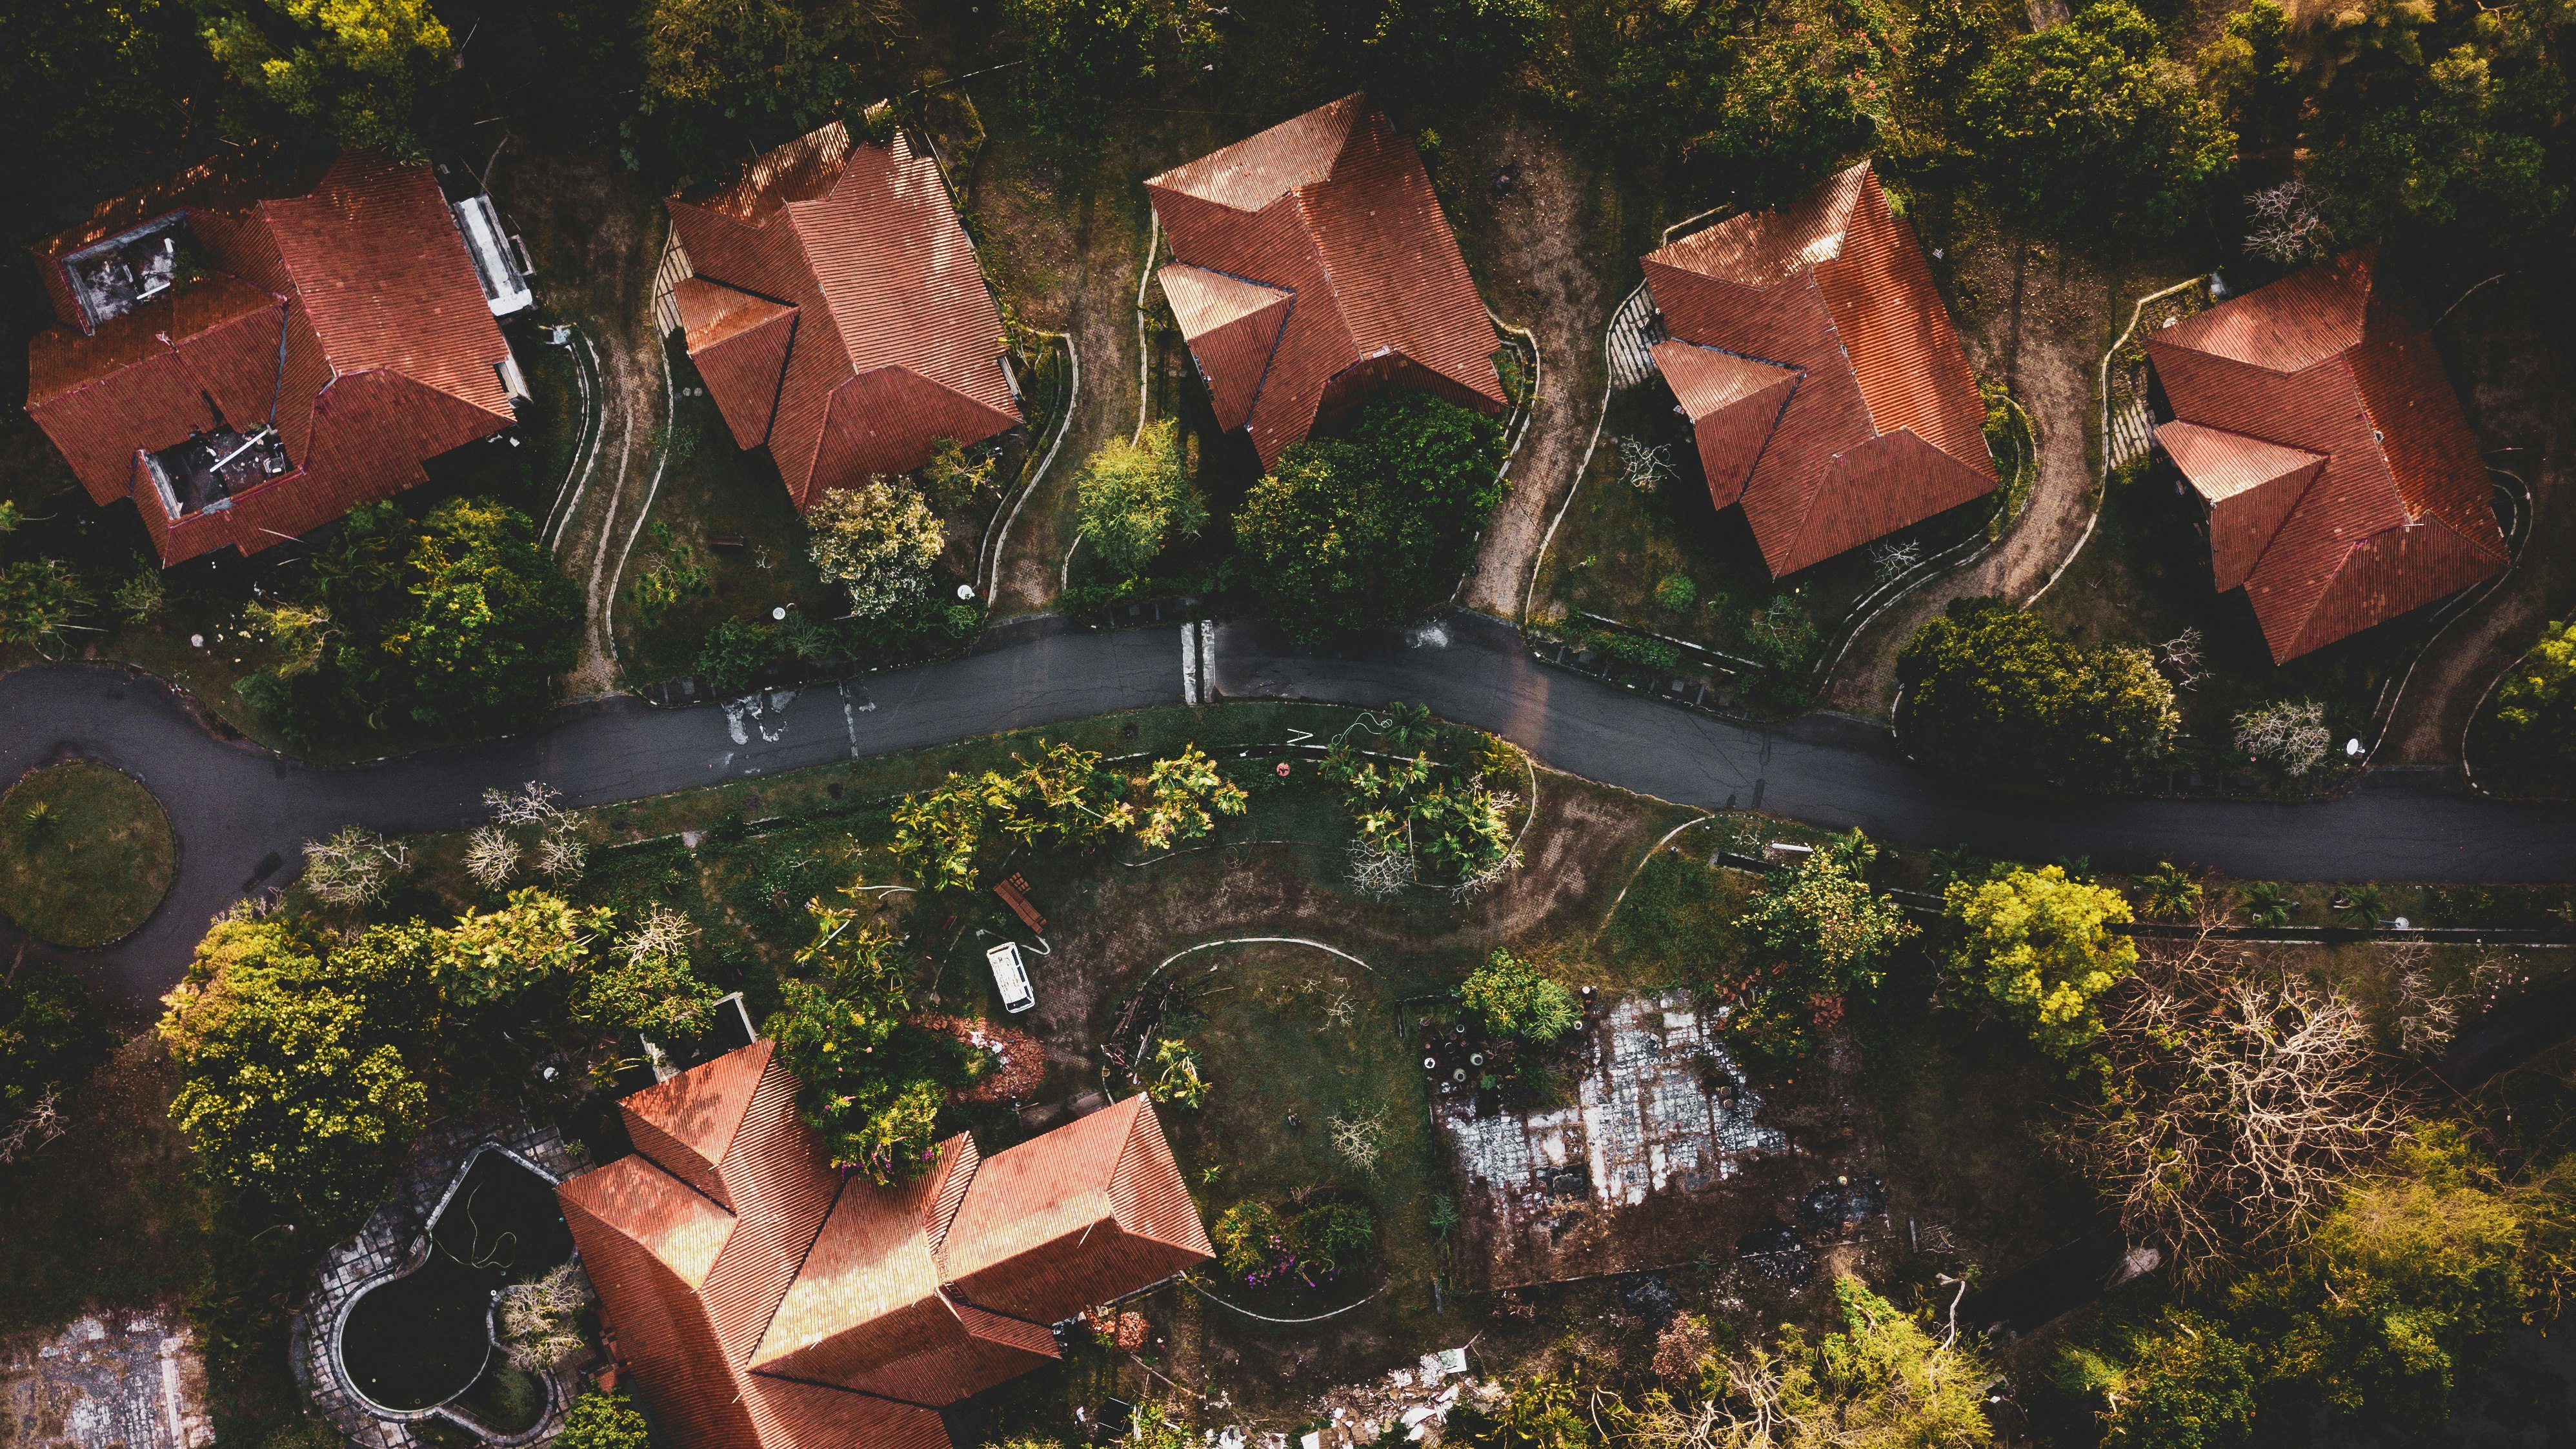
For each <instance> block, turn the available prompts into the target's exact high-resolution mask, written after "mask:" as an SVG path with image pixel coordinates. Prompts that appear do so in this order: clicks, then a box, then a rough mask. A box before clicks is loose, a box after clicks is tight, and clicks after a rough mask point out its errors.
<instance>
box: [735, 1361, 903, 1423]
mask: <svg viewBox="0 0 2576 1449" xmlns="http://www.w3.org/2000/svg"><path fill="white" fill-rule="evenodd" d="M742 1372H743V1373H745V1374H746V1375H750V1376H752V1377H756V1378H764V1379H771V1380H774V1381H776V1382H778V1383H782V1384H797V1385H801V1386H802V1387H805V1388H809V1389H825V1390H828V1391H830V1392H832V1393H835V1394H848V1395H849V1396H850V1397H851V1398H854V1399H874V1400H876V1401H877V1402H878V1403H880V1404H901V1405H903V1406H904V1407H905V1408H907V1409H921V1410H925V1411H927V1412H929V1413H933V1414H936V1413H938V1412H939V1406H938V1405H936V1404H925V1403H922V1402H920V1401H919V1400H917V1399H898V1398H896V1397H895V1396H894V1395H892V1394H879V1393H871V1392H870V1391H868V1390H866V1389H854V1388H851V1387H850V1386H849V1385H847V1384H836V1383H830V1382H827V1381H826V1380H823V1379H803V1378H798V1377H797V1376H796V1375H794V1374H780V1373H771V1372H770V1371H769V1370H767V1369H756V1368H748V1367H747V1368H745V1369H743V1370H742Z"/></svg>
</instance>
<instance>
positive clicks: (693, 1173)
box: [618, 1039, 778, 1208]
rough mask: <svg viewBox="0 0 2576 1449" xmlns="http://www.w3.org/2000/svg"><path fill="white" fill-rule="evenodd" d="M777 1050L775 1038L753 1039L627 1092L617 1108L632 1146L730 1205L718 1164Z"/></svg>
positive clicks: (731, 1145)
mask: <svg viewBox="0 0 2576 1449" xmlns="http://www.w3.org/2000/svg"><path fill="white" fill-rule="evenodd" d="M777 1054H778V1046H777V1044H776V1043H775V1042H772V1041H768V1040H766V1039H764V1040H761V1041H756V1042H753V1043H752V1044H751V1045H750V1046H747V1047H745V1048H743V1049H742V1050H740V1051H736V1052H727V1053H725V1054H724V1055H723V1056H720V1057H718V1058H716V1059H715V1060H714V1061H711V1062H708V1063H706V1064H704V1065H702V1066H696V1067H692V1068H690V1069H689V1070H687V1071H685V1072H682V1073H680V1074H679V1075H678V1076H675V1077H673V1078H671V1079H670V1080H669V1081H666V1082H657V1083H655V1084H654V1085H652V1086H650V1087H646V1088H645V1089H644V1090H642V1091H640V1092H637V1093H635V1094H633V1095H632V1096H629V1097H628V1098H627V1099H626V1100H625V1101H624V1102H622V1103H620V1104H619V1106H618V1110H619V1112H620V1114H621V1115H623V1116H624V1117H625V1119H626V1132H627V1135H628V1136H629V1137H631V1138H633V1139H634V1141H635V1150H636V1151H638V1152H641V1153H643V1154H644V1155H645V1156H647V1157H650V1158H652V1159H653V1160H654V1161H655V1162H658V1163H660V1164H661V1165H662V1166H663V1167H664V1168H665V1169H666V1170H668V1171H670V1172H672V1173H675V1174H677V1175H678V1176H679V1177H681V1178H683V1179H684V1180H686V1181H687V1182H689V1183H690V1184H691V1185H692V1186H694V1187H696V1188H697V1190H698V1191H700V1192H702V1193H705V1194H706V1195H707V1196H709V1197H711V1198H714V1199H715V1200H716V1201H717V1202H720V1203H722V1204H724V1205H725V1206H726V1207H727V1208H733V1207H734V1206H735V1204H734V1202H733V1195H732V1194H731V1193H730V1192H728V1191H727V1190H726V1188H725V1184H724V1179H723V1177H722V1175H721V1173H720V1171H719V1166H718V1165H719V1164H721V1163H722V1162H723V1161H724V1159H725V1153H726V1152H728V1151H730V1150H731V1149H732V1147H733V1139H734V1135H735V1134H736V1133H738V1132H740V1131H741V1130H742V1123H743V1117H744V1114H746V1113H748V1112H749V1111H750V1110H751V1099H752V1096H753V1094H754V1093H756V1092H758V1091H759V1090H760V1079H761V1077H762V1076H763V1074H765V1073H766V1072H767V1071H768V1070H769V1064H770V1061H771V1060H772V1059H773V1058H774V1057H776V1056H777Z"/></svg>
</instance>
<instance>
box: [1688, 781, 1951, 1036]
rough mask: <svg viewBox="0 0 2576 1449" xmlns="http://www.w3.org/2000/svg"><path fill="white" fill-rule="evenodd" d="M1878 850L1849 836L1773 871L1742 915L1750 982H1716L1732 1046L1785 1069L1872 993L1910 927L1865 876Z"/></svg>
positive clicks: (1857, 834) (1911, 930) (1860, 837)
mask: <svg viewBox="0 0 2576 1449" xmlns="http://www.w3.org/2000/svg"><path fill="white" fill-rule="evenodd" d="M1877 857H1878V847H1877V846H1875V845H1872V844H1871V843H1870V842H1869V839H1868V837H1866V836H1864V835H1862V834H1861V833H1860V832H1859V831H1857V830H1855V831H1853V832H1852V833H1850V834H1849V835H1845V836H1839V837H1836V838H1835V839H1832V840H1828V841H1826V842H1825V843H1824V844H1823V845H1820V846H1818V847H1817V848H1816V849H1815V850H1814V851H1813V852H1812V853H1811V854H1809V855H1808V856H1807V858H1806V859H1804V860H1802V861H1799V862H1798V863H1797V864H1795V865H1793V866H1791V867H1789V868H1788V869H1786V870H1780V871H1775V872H1773V873H1772V875H1771V877H1770V878H1769V879H1768V880H1766V881H1764V882H1763V885H1762V889H1761V891H1760V892H1758V893H1757V894H1756V895H1755V896H1754V897H1753V899H1752V901H1751V902H1750V903H1748V904H1747V906H1746V907H1745V911H1744V915H1743V917H1742V920H1741V922H1740V925H1741V929H1742V930H1743V932H1744V935H1745V938H1746V941H1747V943H1748V950H1747V964H1748V965H1749V966H1750V967H1751V971H1750V974H1749V975H1748V976H1747V977H1746V979H1744V980H1742V981H1738V982H1720V983H1718V984H1719V985H1720V987H1721V988H1722V989H1724V990H1725V991H1726V994H1727V995H1729V996H1730V997H1731V998H1732V999H1731V1003H1730V1004H1731V1006H1732V1008H1733V1009H1732V1010H1731V1011H1730V1012H1729V1013H1728V1016H1727V1023H1726V1024H1727V1030H1728V1033H1729V1036H1730V1039H1731V1040H1733V1041H1735V1042H1736V1043H1738V1044H1739V1045H1740V1046H1742V1047H1745V1048H1748V1049H1750V1050H1751V1052H1753V1053H1754V1054H1755V1055H1757V1056H1760V1057H1762V1058H1764V1059H1766V1060H1768V1061H1770V1062H1773V1063H1783V1062H1787V1061H1789V1060H1792V1059H1794V1058H1797V1057H1801V1056H1804V1055H1806V1054H1807V1053H1809V1052H1811V1051H1813V1050H1815V1048H1816V1046H1817V1044H1818V1042H1817V1036H1816V1033H1817V1032H1818V1031H1819V1030H1820V1029H1822V1028H1824V1027H1829V1026H1831V1025H1833V1024H1834V1023H1835V1022H1837V1021H1839V1020H1841V1018H1842V1013H1843V1006H1844V1002H1845V999H1846V998H1848V997H1850V996H1853V995H1855V994H1858V995H1867V994H1869V993H1871V992H1874V991H1876V990H1877V989H1878V983H1879V980H1880V978H1881V977H1883V976H1884V975H1885V974H1886V969H1887V961H1888V958H1889V957H1890V956H1891V955H1892V954H1893V953H1894V952H1895V950H1896V948H1897V947H1898V946H1899V945H1900V944H1902V943H1903V942H1904V941H1905V939H1906V938H1907V937H1909V936H1911V935H1913V934H1914V927H1913V926H1911V925H1909V924H1908V923H1907V922H1906V920H1905V914H1904V912H1903V911H1901V910H1899V909H1898V908H1897V905H1896V903H1895V902H1894V901H1891V900H1888V899H1886V898H1885V897H1883V896H1879V895H1877V894H1874V893H1873V892H1872V891H1871V890H1870V888H1869V882H1868V880H1867V879H1866V875H1867V872H1868V869H1869V863H1870V862H1871V861H1872V860H1875V859H1876V858H1877Z"/></svg>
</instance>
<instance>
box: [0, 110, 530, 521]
mask: <svg viewBox="0 0 2576 1449" xmlns="http://www.w3.org/2000/svg"><path fill="white" fill-rule="evenodd" d="M173 211H185V212H186V214H187V224H188V231H189V234H190V236H191V238H192V239H193V242H194V245H195V246H196V247H197V248H198V249H199V250H200V251H201V252H202V253H203V254H204V256H205V258H206V261H207V264H208V265H209V266H210V267H211V268H213V269H214V270H213V273H212V275H209V276H208V277H206V278H204V279H203V280H201V281H198V282H196V283H194V284H193V285H189V286H185V287H182V288H180V289H179V290H178V291H177V292H176V293H175V294H174V295H172V296H171V297H170V298H169V299H168V300H166V301H164V300H154V301H151V302H146V303H144V304H142V305H141V306H139V307H137V308H135V309H134V310H133V311H130V312H127V313H125V314H124V315H122V316H119V317H115V318H111V319H109V320H107V321H106V322H104V323H100V324H97V325H96V326H95V329H94V331H92V330H90V329H91V324H90V321H89V319H88V318H87V317H86V316H85V315H84V314H82V313H81V311H80V308H79V307H78V305H77V303H76V302H74V301H73V299H72V295H71V292H70V289H69V284H68V281H67V274H66V272H65V270H64V268H65V266H66V262H65V259H66V258H68V257H69V256H70V255H71V254H72V253H74V252H76V251H79V250H81V249H82V248H84V247H86V246H88V245H90V244H92V243H93V242H96V241H99V240H102V239H104V238H106V237H110V236H114V235H116V234H118V233H119V232H121V231H124V230H128V229H131V228H132V227H134V226H137V225H141V224H144V223H148V222H151V221H153V220H155V219H157V218H159V217H162V216H166V215H169V214H170V213H171V212H173ZM35 251H36V255H37V257H38V259H39V261H40V262H41V263H42V264H43V268H44V272H45V278H46V285H47V290H48V291H49V292H50V293H52V294H53V296H54V298H55V303H56V309H57V311H58V312H59V313H61V314H62V315H63V318H64V323H63V325H61V326H57V327H54V328H51V329H48V330H47V331H45V332H42V333H39V334H38V335H37V336H36V338H35V339H34V340H33V341H32V342H31V343H30V344H29V347H28V365H29V386H28V399H27V411H28V412H29V414H30V415H31V416H33V417H34V418H35V419H36V421H37V423H38V424H39V425H40V426H42V427H43V428H44V430H45V433H46V435H47V436H48V437H49V438H51V439H52V440H53V443H54V446H55V447H56V449H58V450H59V451H60V452H61V453H62V455H63V457H64V459H65V461H66V462H68V463H69V464H70V465H71V468H72V472H73V474H74V475H75V476H77V477H78V478H79V479H80V480H81V483H82V485H83V486H84V487H86V488H87V489H88V491H89V494H90V497H91V498H92V499H94V500H96V501H97V502H99V503H102V504H105V503H111V502H114V501H115V500H117V499H119V498H124V497H128V496H131V497H133V498H134V500H135V504H136V506H137V508H138V509H139V510H140V512H141V513H142V516H143V522H144V526H145V527H146V529H147V530H149V531H150V532H151V533H152V535H153V541H154V544H155V546H156V547H157V548H158V549H159V550H160V553H161V557H162V561H163V562H164V563H176V562H178V561H179V560H181V559H185V558H192V557H194V556H196V555H198V554H202V553H207V552H210V551H212V550H214V549H217V548H221V547H224V546H226V545H230V546H232V547H235V548H238V549H240V550H241V551H242V552H244V553H255V552H257V551H259V550H260V549H263V548H267V547H269V546H271V545H272V544H275V543H279V542H283V541H285V540H286V539H287V538H291V537H293V536H294V535H297V534H300V533H304V532H307V531H309V530H311V529H313V528H316V527H318V526H320V525H322V524H324V523H327V522H329V521H331V520H332V519H334V518H337V517H339V516H340V515H341V514H343V513H345V512H347V511H348V510H349V509H350V508H352V507H355V506H356V505H358V504H360V503H367V502H373V501H375V500H377V499H382V498H389V497H391V496H393V495H394V494H396V493H399V492H401V491H402V490H404V489H406V488H409V487H411V486H412V485H414V484H416V483H419V482H422V481H423V480H424V479H425V478H426V476H427V475H426V474H425V473H424V472H423V471H422V468H421V462H422V460H424V459H427V458H431V457H435V456H437V455H438V454H440V453H444V452H447V451H448V450H449V449H451V448H455V447H458V446H461V445H463V444H465V443H468V442H472V441H474V440H476V439H478V438H484V437H489V436H490V435H492V434H493V433H496V432H498V431H500V430H501V429H503V428H506V427H508V426H510V424H511V423H512V422H513V421H514V420H515V418H514V415H513V413H512V412H511V409H510V402H509V398H508V396H507V394H506V393H505V392H504V390H503V388H502V385H501V380H500V376H499V373H498V371H497V368H498V367H499V365H500V364H501V363H502V362H503V361H504V360H505V359H506V358H508V356H509V344H508V343H507V342H505V341H503V340H502V337H501V330H500V327H499V326H498V325H497V324H496V323H494V322H493V320H492V314H491V309H490V307H489V306H488V305H487V304H486V302H485V300H484V297H483V289H482V285H481V283H480V282H478V281H477V280H476V279H475V273H474V264H473V262H472V260H471V259H470V258H469V257H468V256H467V254H466V251H465V243H464V240H463V238H462V237H460V236H459V235H458V234H457V231H456V226H455V223H454V221H453V219H452V218H451V216H450V214H449V212H448V209H447V202H446V200H445V198H444V197H443V196H442V195H441V194H440V192H439V189H438V184H437V182H436V180H435V179H433V178H432V177H431V175H430V172H429V168H428V166H427V165H425V164H419V163H411V164H404V163H398V162H393V161H389V160H386V159H384V158H382V157H377V156H370V155H365V154H361V153H351V154H348V155H344V156H342V157H341V158H340V159H338V160H337V161H335V162H333V163H332V164H331V165H330V166H329V168H328V169H326V170H324V171H323V172H322V173H321V175H320V178H319V180H318V181H317V182H316V183H315V184H314V187H313V189H312V190H311V192H310V193H309V194H304V195H293V196H270V197H267V198H266V199H258V196H257V188H256V187H255V186H254V185H253V184H252V183H250V182H247V181H245V180H243V179H242V178H240V177H238V176H234V175H231V174H227V173H224V172H222V171H219V170H217V169H214V168H210V167H200V168H198V169H197V170H195V171H191V172H188V173H184V174H183V175H181V176H179V177H176V178H173V179H172V181H171V182H169V183H165V184H163V185H161V186H157V187H154V188H151V189H149V190H147V191H145V192H141V193H137V194H136V195H135V196H133V197H127V198H120V199H119V200H117V201H114V202H109V203H106V204H105V205H103V206H102V207H101V208H100V210H99V213H98V215H97V216H95V217H93V218H92V220H91V221H90V222H88V223H85V224H84V225H83V226H81V227H78V228H75V229H73V230H72V231H69V232H65V233H63V234H62V235H61V236H58V237H54V238H52V239H50V240H48V241H46V242H45V243H42V244H40V245H39V246H38V247H36V248H35ZM281 338H282V341H283V346H281ZM209 399H211V401H212V406H211V407H209V406H208V400H209ZM218 414H220V416H218ZM219 424H220V425H229V426H230V427H232V428H233V429H234V430H236V431H240V432H249V431H251V430H253V429H256V428H258V427H259V426H261V425H263V424H273V425H274V426H275V427H276V428H277V430H278V433H279V435H280V436H281V437H282V438H283V439H284V441H285V444H286V450H287V458H288V462H289V464H290V465H291V466H292V471H290V472H288V473H286V474H284V475H282V476H279V477H276V478H272V479H269V480H267V481H265V482H262V483H259V484H257V485H255V486H253V487H250V488H246V489H244V490H242V491H241V492H239V493H236V494H235V495H233V497H232V498H231V499H230V500H228V503H229V506H222V505H219V506H217V507H214V508H210V509H206V510H203V511H201V512H198V513H194V514H189V515H186V516H184V517H181V518H178V519H175V520H174V519H172V518H170V517H169V515H168V511H167V509H166V508H165V507H164V506H163V504H162V503H161V500H160V497H159V489H158V488H157V487H155V486H154V485H153V484H152V483H151V482H150V480H149V478H148V476H147V475H145V474H144V473H143V472H142V471H141V469H140V465H139V464H138V463H137V461H136V460H137V455H138V454H139V453H145V452H158V451H160V450H162V449H164V448H168V447H172V446H175V445H177V444H179V443H182V442H185V441H186V440H187V438H188V436H189V434H190V433H191V431H192V430H201V429H208V428H212V427H215V426H217V425H219Z"/></svg>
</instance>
